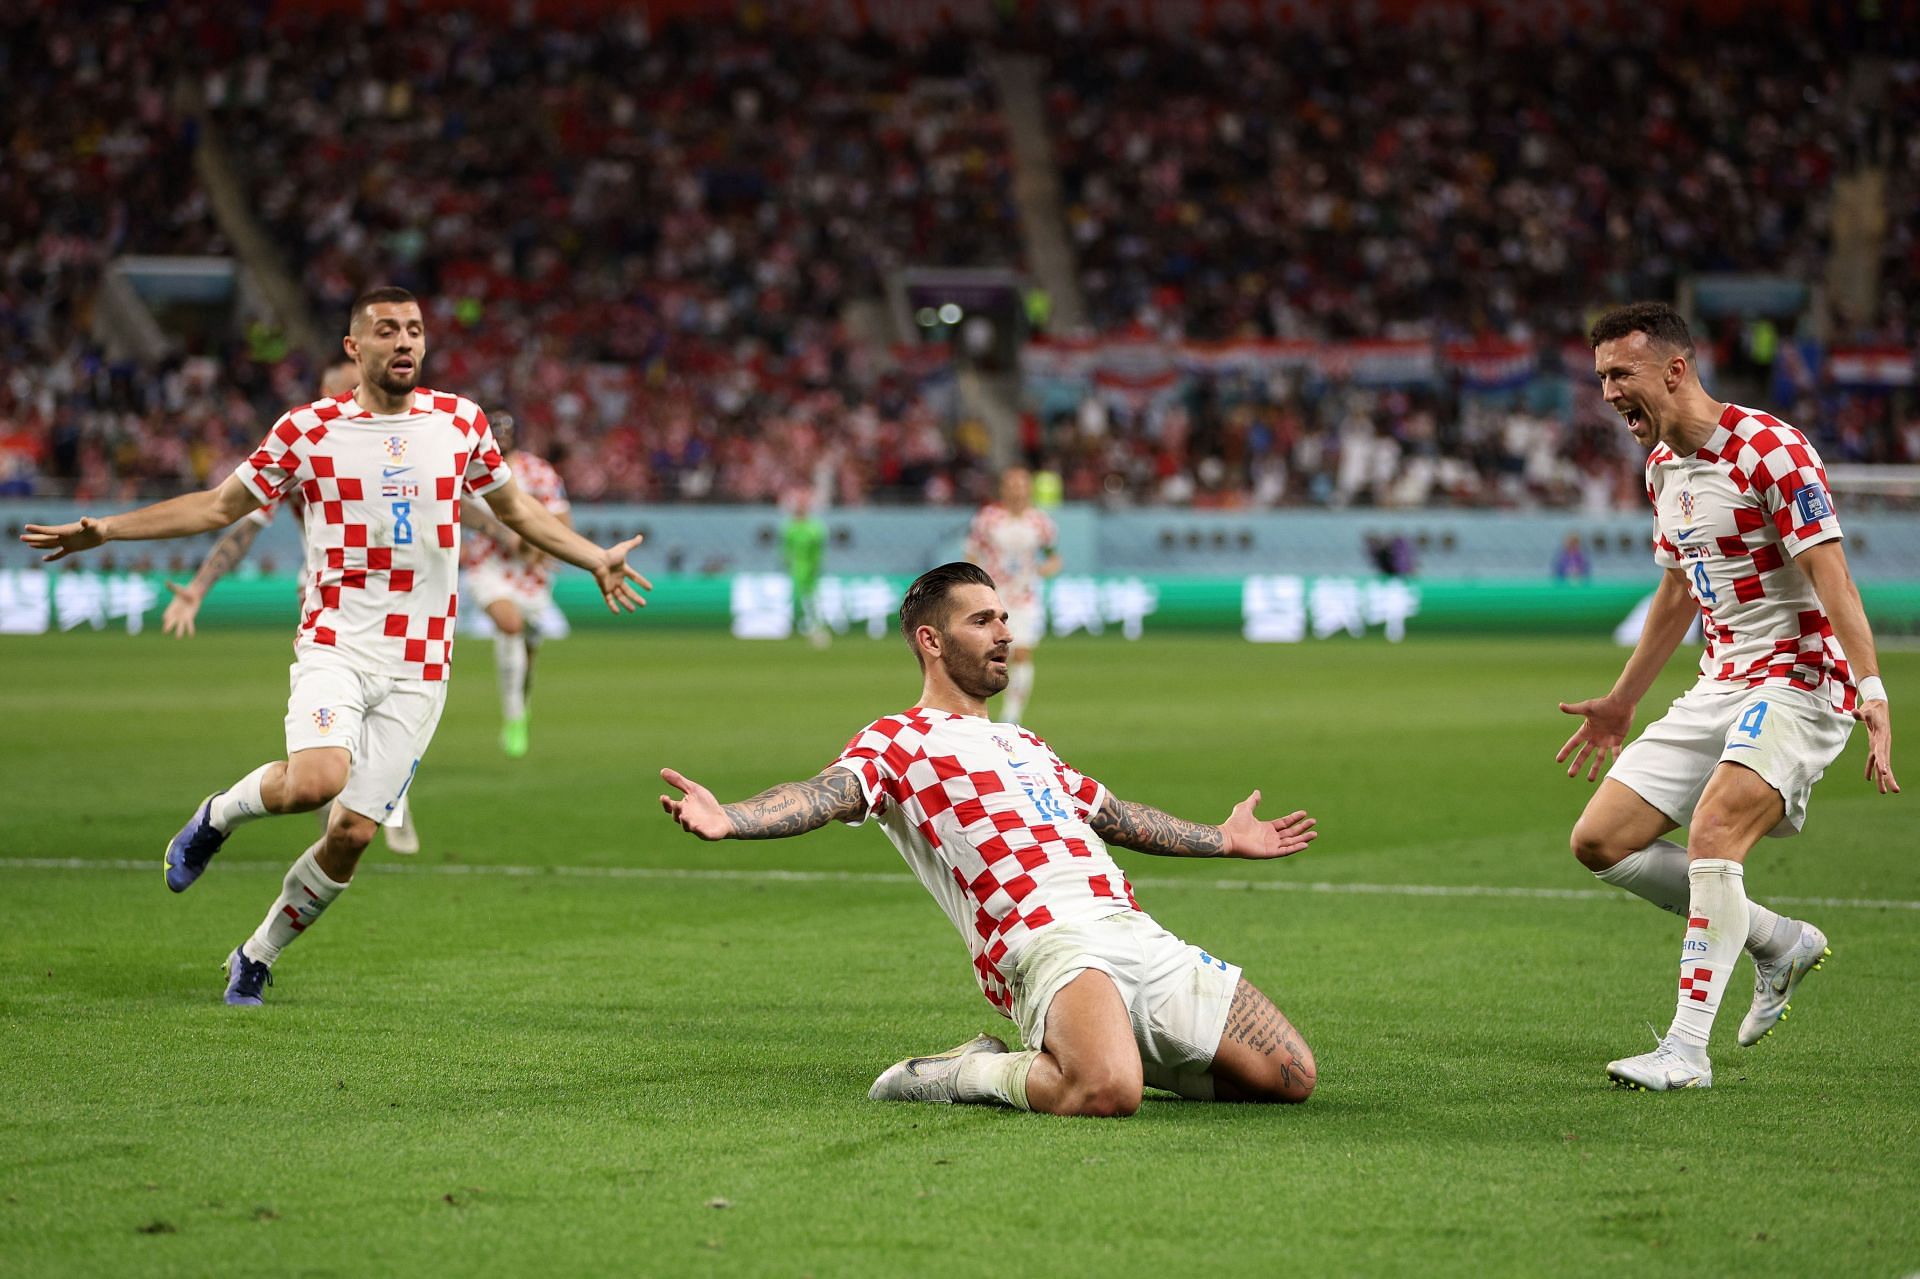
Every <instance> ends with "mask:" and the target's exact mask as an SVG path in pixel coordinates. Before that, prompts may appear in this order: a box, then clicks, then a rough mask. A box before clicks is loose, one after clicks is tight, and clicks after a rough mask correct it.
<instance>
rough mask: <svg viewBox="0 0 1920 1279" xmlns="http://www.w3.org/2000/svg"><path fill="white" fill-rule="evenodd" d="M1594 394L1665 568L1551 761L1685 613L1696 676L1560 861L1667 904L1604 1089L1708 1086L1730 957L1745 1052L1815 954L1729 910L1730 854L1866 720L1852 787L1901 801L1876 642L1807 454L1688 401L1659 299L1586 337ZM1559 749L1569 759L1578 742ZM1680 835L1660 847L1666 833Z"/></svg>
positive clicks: (1630, 683) (1619, 713) (1618, 314)
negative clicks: (1675, 966) (1646, 1042)
mask: <svg viewBox="0 0 1920 1279" xmlns="http://www.w3.org/2000/svg"><path fill="white" fill-rule="evenodd" d="M1591 336H1592V341H1593V357H1594V371H1595V372H1596V373H1597V374H1598V375H1599V378H1600V389H1601V393H1602V395H1604V396H1605V398H1606V401H1607V403H1608V404H1609V405H1611V406H1612V407H1613V408H1614V409H1615V410H1616V411H1617V412H1618V413H1619V414H1620V415H1621V416H1622V417H1624V418H1625V419H1626V423H1627V429H1628V430H1629V431H1631V432H1632V433H1633V438H1634V441H1635V442H1636V443H1638V444H1640V445H1641V446H1642V447H1644V448H1647V449H1650V450H1651V452H1650V453H1649V455H1648V457H1647V496H1648V497H1649V498H1650V499H1652V501H1653V506H1654V562H1655V563H1657V564H1658V565H1659V566H1660V567H1661V568H1662V569H1664V570H1665V576H1663V577H1662V578H1661V581H1660V586H1659V589H1658V590H1657V591H1656V592H1655V594H1654V599H1653V603H1652V605H1651V607H1650V608H1649V609H1648V611H1647V619H1646V626H1645V629H1644V630H1643V631H1642V632H1641V636H1640V642H1639V644H1638V645H1636V646H1635V648H1634V650H1633V655H1632V656H1631V657H1630V658H1628V659H1627V664H1626V668H1625V669H1624V670H1623V671H1622V672H1621V674H1620V678H1619V679H1618V680H1617V681H1616V682H1615V683H1614V686H1613V690H1612V691H1611V692H1609V693H1608V694H1607V695H1606V696H1605V697H1597V698H1593V699H1590V700H1588V701H1584V702H1575V703H1572V704H1568V703H1565V702H1563V703H1561V705H1560V709H1561V710H1562V711H1564V712H1566V713H1567V714H1569V715H1578V716H1580V717H1581V725H1580V727H1579V728H1578V729H1577V730H1576V731H1575V732H1574V734H1573V736H1572V737H1570V738H1569V739H1568V740H1567V743H1566V745H1565V746H1562V747H1561V748H1560V753H1559V755H1558V756H1556V758H1557V759H1559V760H1561V761H1563V762H1564V761H1565V760H1566V759H1567V757H1568V756H1569V755H1572V756H1573V762H1572V763H1571V764H1570V765H1569V766H1568V768H1567V776H1569V777H1573V776H1576V775H1577V774H1578V773H1579V771H1580V769H1581V768H1582V767H1583V766H1585V765H1586V764H1587V761H1588V759H1589V757H1591V759H1592V765H1591V767H1590V768H1589V769H1588V772H1587V780H1588V781H1592V780H1593V779H1594V778H1595V777H1596V776H1598V775H1599V771H1600V767H1601V765H1602V764H1603V763H1605V762H1606V761H1607V760H1608V759H1609V758H1610V757H1611V756H1612V755H1613V753H1614V752H1615V751H1618V750H1620V747H1621V745H1622V743H1624V742H1625V741H1626V739H1627V734H1628V732H1629V731H1631V729H1632V726H1633V713H1634V708H1635V707H1636V706H1637V705H1638V704H1639V701H1640V699H1641V697H1643V696H1644V695H1645V694H1646V692H1647V690H1648V689H1649V688H1650V687H1652V685H1653V681H1654V679H1655V677H1657V676H1658V675H1659V673H1660V671H1661V668H1662V667H1664V666H1665V665H1666V662H1667V659H1668V658H1669V657H1671V656H1672V655H1673V651H1674V649H1675V648H1676V647H1677V646H1678V645H1679V643H1680V640H1681V637H1682V636H1684V635H1685V634H1686V632H1687V629H1688V627H1689V626H1690V625H1691V623H1692V622H1693V620H1694V618H1695V616H1696V615H1704V617H1705V621H1706V632H1707V648H1706V654H1705V656H1704V657H1702V658H1701V661H1700V679H1699V681H1698V682H1697V683H1695V684H1694V686H1693V687H1692V688H1691V689H1689V690H1688V691H1687V692H1686V693H1685V694H1684V695H1683V696H1681V697H1680V698H1679V699H1678V700H1677V701H1675V702H1674V703H1673V705H1672V706H1671V707H1669V708H1668V710H1667V713H1666V715H1665V716H1664V717H1663V718H1661V719H1660V720H1659V721H1658V722H1656V723H1654V724H1653V725H1652V726H1651V727H1649V728H1648V729H1647V730H1646V731H1645V732H1644V733H1642V734H1641V735H1640V737H1639V738H1638V739H1637V740H1635V742H1634V743H1633V745H1631V746H1628V747H1627V748H1626V749H1625V750H1624V751H1620V757H1619V759H1618V760H1617V761H1616V762H1615V763H1614V765H1613V767H1612V769H1611V770H1609V772H1608V773H1607V779H1606V780H1605V781H1604V782H1602V783H1601V785H1600V789H1599V791H1597V792H1596V793H1595V794H1594V797H1593V799H1592V800H1590V801H1589V802H1588V804H1587V808H1586V811H1585V812H1584V813H1582V814H1581V815H1580V820H1579V823H1578V824H1577V825H1575V827H1574V828H1573V841H1572V842H1573V852H1574V855H1575V856H1576V857H1578V858H1579V859H1580V862H1581V864H1583V865H1584V866H1586V867H1587V868H1588V869H1589V870H1591V871H1593V872H1594V873H1595V874H1596V875H1598V876H1599V877H1600V878H1601V879H1603V880H1605V881H1606V882H1607V883H1610V884H1613V885H1616V886H1617V887H1620V888H1624V889H1626V890H1627V891H1628V892H1630V893H1634V894H1636V895H1638V896H1640V897H1644V898H1646V899H1647V900H1648V901H1650V902H1652V903H1653V904H1654V905H1656V906H1659V907H1661V908H1662V909H1664V910H1668V911H1671V912H1673V913H1674V914H1676V915H1684V916H1685V918H1686V921H1687V927H1686V933H1685V936H1684V938H1683V939H1682V942H1681V950H1680V991H1679V999H1678V1004H1677V1008H1676V1011H1675V1013H1674V1019H1673V1024H1672V1025H1671V1027H1669V1029H1668V1031H1667V1033H1666V1035H1665V1036H1664V1037H1663V1038H1662V1039H1661V1041H1660V1045H1659V1047H1658V1048H1656V1049H1654V1050H1653V1051H1652V1052H1648V1053H1642V1054H1641V1055H1639V1056H1638V1057H1628V1058H1624V1059H1622V1060H1619V1061H1614V1062H1611V1063H1609V1064H1608V1066H1607V1074H1608V1075H1609V1076H1610V1077H1611V1078H1612V1079H1613V1080H1614V1082H1615V1083H1618V1084H1622V1085H1625V1086H1627V1087H1633V1088H1645V1089H1652V1090H1655V1091H1666V1090H1668V1089H1673V1088H1706V1087H1709V1086H1711V1085H1712V1083H1713V1067H1712V1064H1711V1062H1710V1061H1709V1059H1708V1055H1707V1040H1708V1035H1709V1032H1711V1030H1712V1029H1713V1020H1714V1015H1715V1014H1716V1013H1717V1012H1718V1011H1719V1009H1720V999H1721V996H1722V995H1723V994H1724V993H1725V990H1726V986H1727V981H1728V978H1730V977H1731V976H1732V973H1733V966H1734V961H1735V960H1736V959H1737V958H1738V957H1739V954H1740V951H1741V949H1742V947H1744V948H1745V949H1746V950H1747V951H1748V952H1749V953H1750V954H1751V955H1752V956H1753V967H1754V993H1753V1004H1752V1006H1751V1008H1750V1009H1749V1010H1748V1012H1747V1016H1746V1020H1745V1021H1743V1022H1742V1023H1741V1025H1740V1035H1739V1041H1740V1044H1741V1045H1742V1046H1743V1047H1745V1046H1750V1045H1752V1044H1756V1043H1758V1042H1759V1041H1760V1040H1761V1039H1762V1038H1764V1037H1765V1036H1766V1035H1768V1034H1769V1033H1771V1031H1772V1030H1773V1027H1774V1026H1775V1025H1776V1024H1777V1023H1778V1022H1779V1021H1780V1019H1781V1018H1782V1017H1784V1016H1786V1012H1787V1001H1788V1000H1789V999H1790V998H1791V997H1792V996H1793V993H1794V990H1795V989H1796V988H1797V987H1798V986H1799V984H1800V982H1801V980H1802V979H1804V978H1805V977H1806V975H1807V974H1808V973H1809V972H1811V971H1813V970H1814V969H1816V968H1818V967H1819V966H1820V964H1821V961H1822V960H1823V959H1824V958H1825V957H1826V956H1827V955H1828V954H1829V953H1830V952H1829V951H1828V949H1827V938H1826V935H1825V934H1823V933H1822V932H1821V931H1820V930H1819V929H1818V928H1815V927H1814V926H1813V925H1812V924H1808V923H1804V922H1802V921H1800V920H1797V919H1790V918H1787V917H1786V916H1783V915H1778V914H1775V913H1774V912H1773V911H1771V910H1768V909H1767V908H1766V907H1765V906H1762V905H1759V904H1758V903H1756V902H1752V901H1750V900H1748V898H1747V894H1746V876H1745V867H1744V863H1745V861H1746V858H1747V853H1748V852H1749V851H1750V850H1751V849H1752V848H1753V846H1754V845H1755V844H1756V843H1757V842H1758V841H1759V839H1760V837H1761V836H1763V835H1775V836H1785V835H1793V834H1797V833H1798V832H1799V830H1800V827H1801V824H1802V823H1803V822H1804V821H1805V820H1806V815H1807V799H1808V796H1809V794H1810V792H1811V791H1812V789H1813V784H1814V783H1815V782H1817V781H1818V780H1819V779H1820V776H1821V774H1822V773H1823V772H1825V771H1826V769H1827V767H1828V765H1830V764H1832V763H1833V761H1834V760H1835V759H1837V758H1838V757H1839V755H1840V752H1841V750H1842V748H1844V747H1845V746H1846V744H1847V737H1848V735H1849V734H1850V733H1851V732H1852V730H1853V725H1854V722H1855V721H1856V720H1857V721H1860V722H1862V723H1864V724H1866V726H1867V736H1868V746H1867V766H1866V776H1867V780H1868V781H1870V782H1874V783H1876V784H1877V785H1878V786H1879V789H1880V792H1881V793H1882V794H1886V793H1887V792H1888V791H1894V792H1897V791H1899V789H1900V787H1899V784H1898V783H1897V782H1896V781H1895V780H1894V776H1893V768H1892V765H1891V752H1892V728H1891V726H1890V723H1889V720H1888V716H1887V694H1886V689H1885V687H1884V686H1883V685H1882V684H1881V681H1880V677H1879V674H1878V672H1879V669H1880V666H1879V660H1878V658H1877V657H1876V656H1875V653H1874V645H1873V632H1872V631H1871V630H1870V629H1869V628H1868V625H1867V615H1866V610H1865V609H1864V608H1863V607H1862V606H1861V603H1860V592H1859V591H1858V589H1856V588H1855V586H1854V584H1853V577H1852V575H1851V574H1850V573H1849V572H1848V569H1847V556H1846V552H1845V551H1844V550H1843V549H1842V548H1841V545H1840V536H1841V535H1840V522H1839V520H1838V519H1837V518H1836V517H1835V515H1834V512H1833V505H1832V498H1831V495H1830V494H1829V492H1828V489H1827V482H1826V472H1825V470H1824V468H1823V467H1822V466H1821V463H1820V456H1819V454H1817V453H1816V452H1814V449H1813V446H1812V445H1811V444H1809V443H1807V439H1806V437H1805V436H1804V435H1802V434H1801V433H1800V432H1799V431H1797V430H1795V429H1794V428H1793V427H1791V426H1788V425H1787V424H1786V423H1784V422H1781V421H1778V420H1777V419H1775V418H1773V417H1770V416H1768V415H1767V414H1765V413H1760V412H1756V411H1755V410H1753V409H1746V408H1741V407H1740V406H1739V405H1737V404H1722V403H1720V402H1719V401H1717V400H1715V399H1713V398H1711V397H1710V396H1708V395H1707V393H1706V391H1705V389H1704V388H1702V386H1701V385H1700V377H1699V374H1698V372H1697V371H1696V369H1695V365H1694V346H1693V339H1692V337H1691V335H1690V334H1689V333H1688V332H1687V326H1686V322H1685V321H1684V320H1683V319H1682V318H1681V317H1680V315H1679V314H1678V313H1677V312H1675V311H1674V310H1673V308H1671V307H1669V306H1666V305H1665V304H1663V303H1636V304H1634V305H1632V306H1627V307H1621V308H1617V309H1615V310H1613V311H1610V312H1608V313H1607V314H1606V315H1603V316H1602V317H1601V318H1600V320H1599V322H1598V323H1597V324H1595V325H1594V328H1593V333H1592V335H1591ZM1576 751H1577V753H1575V752H1576ZM1682 825H1685V826H1686V827H1687V828H1688V829H1687V846H1686V847H1685V848H1681V847H1680V846H1679V845H1678V844H1674V843H1672V842H1670V841H1668V840H1667V839H1665V838H1664V836H1665V835H1667V834H1668V833H1669V832H1671V831H1673V830H1674V829H1676V828H1677V827H1679V826H1682Z"/></svg>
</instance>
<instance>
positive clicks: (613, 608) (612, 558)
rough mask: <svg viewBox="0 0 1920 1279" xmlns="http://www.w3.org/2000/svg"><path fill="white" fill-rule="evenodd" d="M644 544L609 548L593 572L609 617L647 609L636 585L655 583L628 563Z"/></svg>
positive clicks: (639, 537)
mask: <svg viewBox="0 0 1920 1279" xmlns="http://www.w3.org/2000/svg"><path fill="white" fill-rule="evenodd" d="M645 540H646V534H644V533H636V534H634V535H633V536H632V537H630V538H628V539H627V540H626V541H624V542H622V543H620V544H619V545H618V546H609V547H607V548H606V550H605V551H604V552H603V554H604V556H605V558H604V559H602V560H601V562H600V566H599V567H598V568H596V569H594V570H593V580H594V581H596V582H598V583H599V584H600V594H602V595H604V596H605V597H606V600H607V611H608V612H610V613H618V612H619V611H620V610H621V609H622V608H624V609H626V610H627V611H628V612H629V613H631V612H632V611H633V610H634V609H636V608H645V607H646V606H647V601H646V599H645V597H643V596H642V595H641V594H640V591H636V590H634V589H633V588H634V586H635V585H637V586H639V588H640V590H641V591H650V590H652V589H653V583H652V582H649V581H648V580H647V579H646V578H644V577H642V576H640V574H638V573H637V572H635V571H634V569H633V566H632V565H630V564H628V563H627V556H628V555H630V554H632V553H633V548H634V547H636V546H638V545H640V543H641V542H643V541H645ZM688 829H692V828H691V827H689V828H688Z"/></svg>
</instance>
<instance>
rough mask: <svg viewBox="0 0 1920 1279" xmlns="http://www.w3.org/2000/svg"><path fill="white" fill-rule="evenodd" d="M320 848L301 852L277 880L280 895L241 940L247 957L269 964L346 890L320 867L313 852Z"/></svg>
mask: <svg viewBox="0 0 1920 1279" xmlns="http://www.w3.org/2000/svg"><path fill="white" fill-rule="evenodd" d="M319 851H320V845H318V844H315V845H314V846H313V847H312V848H309V849H308V850H307V851H306V852H304V853H302V854H301V855H300V860H299V861H297V862H295V863H294V864H293V869H291V870H289V871H288V872H287V877H286V878H285V879H284V880H282V881H281V883H280V899H279V900H278V901H276V902H274V903H273V909H272V910H270V911H268V912H267V917H266V918H265V919H263V920H261V921H260V927H258V928H256V929H254V930H253V936H251V937H249V938H247V940H246V941H245V942H244V943H242V946H241V949H243V950H244V951H246V954H247V958H248V959H251V960H253V961H254V962H255V963H259V964H271V963H272V962H273V961H274V960H276V959H278V958H280V952H281V951H283V950H285V949H286V948H287V947H288V946H291V945H292V944H293V939H294V938H296V937H298V936H299V935H300V934H301V933H304V932H305V931H307V929H309V928H311V927H312V926H313V921H314V920H316V919H318V918H320V914H321V912H322V911H324V910H326V908H327V907H328V906H330V905H332V904H333V899H334V898H336V897H338V896H339V895H340V894H341V893H344V892H346V891H347V886H346V885H345V884H337V883H335V882H334V881H333V880H331V879H328V878H327V874H326V872H325V871H323V870H321V869H320V864H319V862H318V860H317V859H316V858H315V857H314V854H315V853H317V852H319Z"/></svg>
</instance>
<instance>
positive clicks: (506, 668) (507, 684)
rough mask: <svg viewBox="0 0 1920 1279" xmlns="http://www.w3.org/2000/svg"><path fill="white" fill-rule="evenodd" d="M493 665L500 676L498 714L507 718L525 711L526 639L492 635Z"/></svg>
mask: <svg viewBox="0 0 1920 1279" xmlns="http://www.w3.org/2000/svg"><path fill="white" fill-rule="evenodd" d="M493 666H494V671H495V672H496V673H497V674H498V675H499V677H500V714H501V716H502V717H504V718H506V719H508V720H516V719H519V718H520V717H521V716H522V715H525V714H526V713H527V639H526V636H524V635H495V636H494V637H493Z"/></svg>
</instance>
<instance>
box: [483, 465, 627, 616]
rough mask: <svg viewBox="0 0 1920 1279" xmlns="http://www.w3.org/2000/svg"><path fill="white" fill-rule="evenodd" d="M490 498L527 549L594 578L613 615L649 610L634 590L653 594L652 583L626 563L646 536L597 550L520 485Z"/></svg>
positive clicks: (507, 486) (514, 484)
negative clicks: (535, 549)
mask: <svg viewBox="0 0 1920 1279" xmlns="http://www.w3.org/2000/svg"><path fill="white" fill-rule="evenodd" d="M486 499H487V506H488V507H489V508H491V509H492V511H493V513H494V514H495V515H497V516H499V517H500V522H501V523H502V524H505V525H506V526H507V527H508V528H510V529H512V530H513V531H514V532H516V533H518V534H519V535H520V536H521V537H522V538H524V539H525V540H526V541H527V542H528V543H529V544H531V545H533V546H536V547H538V548H539V549H541V550H543V551H545V552H546V553H547V554H549V555H551V556H554V557H555V558H556V559H563V560H565V561H566V562H567V563H569V564H572V565H574V566H576V567H578V568H583V569H585V570H587V572H589V573H591V574H593V580H594V581H595V582H597V583H599V585H600V594H601V595H602V596H604V597H605V598H606V601H607V610H608V611H609V612H613V613H618V612H619V611H620V610H621V609H623V608H624V609H626V610H627V611H629V612H631V611H633V610H634V609H636V608H645V607H646V606H647V601H646V599H645V597H643V596H642V595H641V594H640V591H636V590H634V589H633V588H634V587H635V586H638V587H639V588H640V590H642V591H650V590H652V589H653V583H652V582H649V581H648V580H647V579H646V578H644V577H642V576H640V574H639V573H637V572H635V571H634V569H633V567H632V565H630V564H628V563H627V556H628V555H630V554H632V552H633V550H634V548H635V547H637V546H639V545H640V543H641V541H642V540H643V535H641V534H635V535H634V536H633V537H630V538H628V539H627V540H626V541H624V542H621V543H620V544H618V545H617V546H607V547H601V546H596V545H594V544H593V543H592V542H589V541H588V540H587V539H586V538H584V537H582V536H580V535H579V534H578V533H576V532H574V531H573V530H572V529H570V528H568V527H567V526H566V524H565V523H563V522H562V521H561V520H560V518H559V517H558V516H556V515H555V514H554V513H553V512H552V511H549V510H548V509H547V508H546V507H545V506H544V505H543V504H541V503H540V502H538V501H536V500H535V499H533V498H531V497H529V496H528V495H527V492H526V490H525V489H523V488H521V487H520V483H519V481H518V480H508V481H507V482H506V483H505V484H502V485H501V486H500V487H499V488H496V489H493V490H491V491H489V492H488V493H487V494H486Z"/></svg>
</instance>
